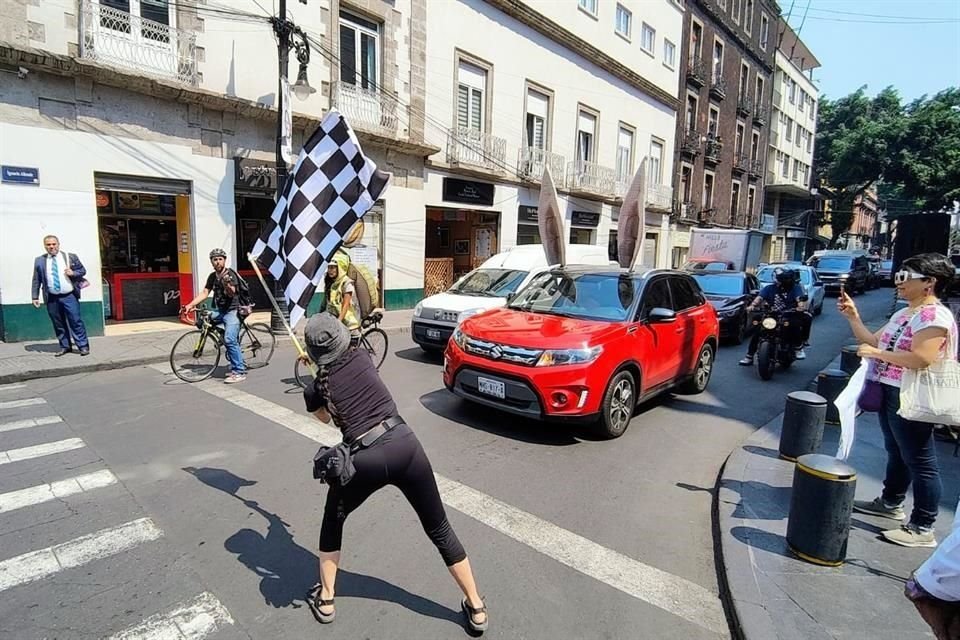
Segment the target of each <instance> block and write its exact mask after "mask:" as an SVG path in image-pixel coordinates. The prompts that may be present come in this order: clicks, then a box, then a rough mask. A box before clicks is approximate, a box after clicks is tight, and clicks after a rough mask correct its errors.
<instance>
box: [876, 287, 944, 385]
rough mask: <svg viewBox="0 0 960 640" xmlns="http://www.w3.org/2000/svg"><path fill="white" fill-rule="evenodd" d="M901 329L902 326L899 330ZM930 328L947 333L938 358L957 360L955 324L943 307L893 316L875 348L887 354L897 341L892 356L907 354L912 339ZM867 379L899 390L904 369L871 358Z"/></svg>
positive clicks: (898, 313) (933, 307)
mask: <svg viewBox="0 0 960 640" xmlns="http://www.w3.org/2000/svg"><path fill="white" fill-rule="evenodd" d="M904 325H906V326H904ZM901 327H903V330H902V331H901ZM931 327H939V328H941V329H946V330H947V339H946V340H944V342H943V345H942V346H941V347H940V357H941V358H943V357H950V358H956V357H957V322H956V320H955V319H954V317H953V314H952V313H950V309H948V308H947V307H945V306H943V305H942V304H925V305H923V306H922V307H920V308H919V309H917V310H911V309H909V308H907V309H901V310H900V311H898V312H896V313H895V314H893V317H892V318H890V321H889V322H887V326H885V327H884V328H883V333H881V334H880V343H879V344H878V345H877V348H878V349H880V350H881V351H890V350H891V349H890V346H891V343H892V342H893V339H894V338H896V339H897V342H896V344H895V345H893V349H892V351H893V352H894V353H904V352H909V351H911V350H912V349H913V337H914V336H915V335H917V333H918V332H920V331H923V330H924V329H929V328H931ZM898 334H899V335H898ZM867 379H869V380H876V381H877V382H881V383H883V384H887V385H890V386H891V387H898V388H899V387H900V383H901V380H902V379H903V367H901V366H898V365H895V364H890V363H888V362H881V361H880V360H875V359H874V360H871V361H870V370H869V371H868V373H867Z"/></svg>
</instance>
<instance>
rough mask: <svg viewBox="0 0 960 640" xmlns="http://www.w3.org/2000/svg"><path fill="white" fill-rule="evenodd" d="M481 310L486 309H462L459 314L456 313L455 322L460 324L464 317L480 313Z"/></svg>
mask: <svg viewBox="0 0 960 640" xmlns="http://www.w3.org/2000/svg"><path fill="white" fill-rule="evenodd" d="M481 311H486V309H482V308H480V309H466V310H464V311H461V312H460V313H459V314H457V324H460V323H461V322H463V321H464V320H466V319H467V318H469V317H470V316H475V315H477V314H478V313H480V312H481Z"/></svg>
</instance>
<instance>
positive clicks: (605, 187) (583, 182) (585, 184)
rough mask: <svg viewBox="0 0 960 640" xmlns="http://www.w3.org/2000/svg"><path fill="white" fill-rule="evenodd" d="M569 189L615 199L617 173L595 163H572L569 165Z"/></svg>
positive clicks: (578, 161)
mask: <svg viewBox="0 0 960 640" xmlns="http://www.w3.org/2000/svg"><path fill="white" fill-rule="evenodd" d="M567 188H568V189H570V190H571V191H580V192H584V193H592V194H595V195H600V196H610V197H613V196H615V195H616V194H617V172H616V171H614V170H613V169H611V168H610V167H604V166H603V165H599V164H597V163H595V162H584V161H582V160H577V161H574V162H570V163H568V164H567Z"/></svg>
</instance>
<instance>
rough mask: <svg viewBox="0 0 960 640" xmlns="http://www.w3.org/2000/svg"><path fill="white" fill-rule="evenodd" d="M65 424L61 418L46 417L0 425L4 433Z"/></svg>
mask: <svg viewBox="0 0 960 640" xmlns="http://www.w3.org/2000/svg"><path fill="white" fill-rule="evenodd" d="M58 422H63V418H61V417H60V416H44V417H42V418H27V419H25V420H14V421H13V422H4V423H2V424H0V433H3V432H4V431H16V430H17V429H29V428H30V427H40V426H43V425H45V424H57V423H58Z"/></svg>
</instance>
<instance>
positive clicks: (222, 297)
mask: <svg viewBox="0 0 960 640" xmlns="http://www.w3.org/2000/svg"><path fill="white" fill-rule="evenodd" d="M210 264H212V265H213V272H212V273H211V274H210V275H209V276H208V277H207V283H206V284H205V285H204V287H203V291H202V292H201V293H200V294H199V295H198V296H197V297H196V298H194V299H193V300H191V301H190V303H189V304H187V306H186V307H185V309H186V311H187V313H189V312H191V311H193V310H194V309H196V308H197V305H198V304H200V303H201V302H203V301H204V300H206V299H207V297H209V295H210V293H211V292H213V307H214V309H213V312H212V313H211V315H210V320H211V321H212V322H213V323H214V324H221V323H222V324H223V327H224V335H223V344H224V346H225V347H226V348H227V360H229V361H230V374H229V375H228V376H227V378H226V380H224V382H225V383H226V384H235V383H237V382H243V381H244V380H246V379H247V365H246V363H245V362H244V361H243V353H242V352H241V351H240V340H239V338H240V295H239V294H240V286H241V285H240V280H241V278H240V275H239V274H238V273H237V272H236V271H234V270H233V269H231V268H229V267H227V252H226V251H224V250H223V249H214V250H213V251H211V252H210Z"/></svg>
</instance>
